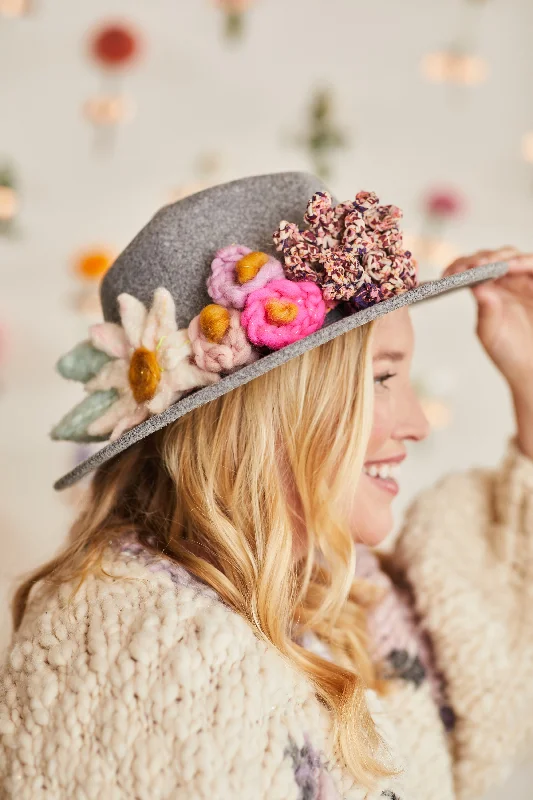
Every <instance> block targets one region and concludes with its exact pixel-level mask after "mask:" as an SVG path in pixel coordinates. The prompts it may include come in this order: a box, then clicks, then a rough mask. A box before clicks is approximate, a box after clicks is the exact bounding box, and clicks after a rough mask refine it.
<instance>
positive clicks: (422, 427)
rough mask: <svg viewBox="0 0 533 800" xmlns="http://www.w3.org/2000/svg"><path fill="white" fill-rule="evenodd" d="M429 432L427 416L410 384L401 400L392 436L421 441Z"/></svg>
mask: <svg viewBox="0 0 533 800" xmlns="http://www.w3.org/2000/svg"><path fill="white" fill-rule="evenodd" d="M429 432H430V424H429V421H428V418H427V417H426V415H425V413H424V409H423V408H422V404H421V402H420V400H419V398H418V395H417V394H416V392H415V390H414V388H413V387H412V386H411V387H409V390H408V391H407V392H406V395H405V397H404V400H403V402H402V408H401V413H400V414H399V415H398V424H397V425H396V431H395V434H396V435H395V437H394V438H397V439H402V440H405V439H409V440H411V441H415V442H421V441H423V440H424V439H426V438H427V437H428V436H429Z"/></svg>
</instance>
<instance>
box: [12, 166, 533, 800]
mask: <svg viewBox="0 0 533 800" xmlns="http://www.w3.org/2000/svg"><path fill="white" fill-rule="evenodd" d="M318 185H319V183H318V181H317V180H316V179H314V178H311V177H310V176H305V175H299V174H287V175H275V176H263V177H260V178H253V179H248V180H245V181H237V182H236V183H234V184H229V185H227V186H223V187H217V188H216V189H211V190H208V191H207V192H203V193H201V194H199V195H196V196H194V197H193V198H188V199H187V200H185V201H181V202H180V203H178V204H175V205H174V206H172V207H169V208H167V209H164V210H163V211H161V212H160V213H159V214H158V215H156V217H155V218H154V220H152V221H151V222H150V223H149V225H148V226H147V227H146V228H145V229H144V230H143V231H142V232H141V233H140V234H139V236H138V237H137V238H136V239H135V240H134V241H133V242H132V243H131V244H130V245H129V247H128V248H126V250H125V251H124V253H123V254H122V256H121V257H120V258H119V260H118V261H117V263H116V264H115V265H114V267H113V268H112V269H111V271H110V272H109V273H108V275H107V277H106V279H105V281H104V284H103V287H102V301H103V308H104V316H105V318H106V322H105V323H103V324H101V325H97V326H94V327H93V328H92V330H91V338H90V342H85V343H82V344H81V345H79V346H78V347H77V348H75V349H74V350H73V351H71V352H70V353H69V354H68V355H67V356H66V357H64V358H63V359H62V360H61V361H60V363H59V368H60V371H61V372H62V374H63V375H65V376H67V377H70V378H73V379H76V380H80V381H82V382H83V383H84V384H85V387H86V389H87V392H88V396H87V398H86V400H84V401H83V403H81V404H80V406H78V407H77V408H76V409H75V410H74V411H73V412H71V413H70V414H69V415H67V417H65V418H64V419H63V420H62V422H61V423H60V424H59V425H58V426H57V427H56V429H55V430H54V432H53V436H54V437H55V438H70V439H75V440H87V439H91V438H92V439H96V438H99V439H102V440H105V439H107V438H109V439H110V440H111V441H110V443H109V444H107V445H106V446H104V447H103V448H102V450H100V451H98V453H96V454H95V455H94V456H92V457H91V458H90V459H88V460H87V461H86V462H85V463H84V464H82V465H80V466H79V467H78V468H77V469H76V470H74V471H73V472H72V473H70V474H69V475H67V476H65V478H63V479H62V480H61V481H59V482H58V484H57V487H58V488H63V487H64V486H67V485H70V484H72V483H73V482H74V481H75V480H77V479H78V478H79V477H81V475H83V474H85V473H86V472H88V471H90V470H91V469H93V468H94V467H95V466H97V467H98V469H97V471H96V473H95V474H94V477H93V479H92V482H91V487H90V492H89V495H88V499H87V504H86V507H85V509H84V511H83V512H82V513H81V515H80V516H79V518H78V520H77V521H76V522H75V524H74V526H73V528H72V530H71V533H70V537H69V541H68V543H67V545H66V546H65V548H63V550H62V551H61V552H60V553H59V554H58V555H57V557H56V558H54V559H53V560H52V561H51V562H49V563H48V564H45V565H44V566H43V567H42V568H40V569H39V570H37V571H36V572H35V573H33V574H32V575H31V576H30V577H29V578H28V579H27V580H26V581H25V582H24V583H22V584H21V586H20V588H19V589H18V591H17V593H16V595H15V598H14V603H13V612H14V627H15V633H14V636H13V641H12V644H11V646H10V649H9V653H8V656H7V660H6V662H5V666H4V669H3V672H2V674H1V685H2V695H1V704H0V736H1V741H2V748H1V750H0V775H1V783H0V785H1V786H2V790H3V795H2V796H5V797H9V798H11V797H14V798H15V797H16V798H26V797H28V798H29V797H31V798H32V800H33V798H57V799H58V800H61V799H62V798H72V797H80V798H81V797H83V798H85V797H86V798H93V797H94V798H96V797H98V798H99V800H102V798H105V799H107V798H109V799H110V800H111V798H112V799H113V800H114V799H115V798H117V799H119V798H133V797H138V798H151V799H153V798H230V797H236V798H237V797H238V798H245V799H246V800H248V799H249V800H255V798H269V799H270V798H280V799H281V798H283V800H285V799H286V798H295V799H296V798H303V799H304V800H311V798H313V799H315V800H326V799H327V800H331V799H332V798H378V797H382V798H383V797H385V798H400V799H401V800H406V799H407V798H427V800H429V799H430V798H431V800H452V798H470V797H479V796H481V795H482V794H483V793H484V792H485V790H486V789H487V787H488V786H489V785H491V784H492V783H494V782H495V781H497V780H498V779H500V778H501V777H502V776H503V775H504V773H505V770H506V769H507V768H508V767H509V765H510V764H511V763H512V761H513V759H514V758H515V757H516V756H517V754H518V752H519V751H520V749H521V748H522V746H523V745H524V742H525V741H526V739H527V736H528V734H529V733H530V728H531V722H530V720H531V707H532V703H533V625H532V622H533V621H532V619H531V614H532V612H531V603H530V602H529V600H530V598H531V595H532V587H533V558H532V538H533V537H532V536H531V532H532V529H533V508H532V503H533V501H532V500H531V499H530V498H531V491H530V489H531V488H532V487H533V460H532V459H533V376H532V372H533V368H532V366H531V358H530V353H531V349H532V343H533V303H532V298H533V291H532V289H531V284H530V281H531V277H530V276H531V269H532V267H533V258H532V257H530V256H525V255H520V254H519V253H518V252H517V251H515V250H513V249H511V248H507V249H505V250H500V251H493V252H490V251H483V252H481V253H478V254H476V255H475V256H473V257H471V258H466V259H460V260H459V261H458V262H456V263H455V264H454V265H452V266H451V267H450V268H449V270H448V275H447V276H446V278H445V279H444V280H442V281H437V282H434V283H433V284H429V285H422V286H420V287H418V288H416V276H415V272H414V267H413V262H412V259H411V254H410V253H408V252H407V251H405V250H404V249H403V247H402V245H401V234H400V233H399V230H398V227H397V222H398V219H399V216H400V214H399V211H398V210H397V209H395V208H394V207H390V206H389V207H383V206H379V205H378V201H377V198H376V197H375V195H372V194H368V193H359V194H358V195H357V197H356V199H355V201H354V202H353V203H345V204H340V205H337V206H334V205H332V203H331V199H330V198H329V196H328V195H327V194H326V193H324V192H316V189H317V186H318ZM313 191H315V194H314V195H313V198H312V200H311V202H310V203H309V206H308V210H307V213H306V214H305V222H306V224H307V228H305V227H302V228H300V227H298V226H297V225H295V224H294V222H293V220H295V219H297V217H296V214H299V215H300V216H301V214H302V212H303V209H304V208H305V200H306V199H307V198H308V197H309V196H310V194H311V193H312V192H313ZM286 220H289V221H286ZM276 226H277V229H276V234H275V236H274V241H275V243H276V247H277V251H274V249H273V247H272V243H271V242H270V243H269V241H268V239H269V237H270V236H271V231H272V229H274V228H275V227H276ZM236 238H238V241H240V242H243V244H239V245H236V244H234V242H235V239H236ZM275 252H278V253H281V256H280V260H278V259H277V258H276V257H275V255H274V253H275ZM215 253H216V257H215V259H214V261H213V262H212V264H211V266H210V267H209V262H210V261H211V259H212V258H213V255H214V254H215ZM502 259H506V260H507V266H508V270H509V272H508V274H507V275H506V276H505V277H500V278H499V279H498V280H496V281H495V282H492V283H481V284H480V283H479V281H482V280H486V279H487V278H490V277H498V276H501V275H502V273H503V272H504V271H505V269H506V267H501V266H494V265H492V266H485V265H489V264H492V262H498V261H501V260H502ZM206 265H207V267H208V269H207V270H206ZM206 278H207V290H208V295H207V296H206V294H205V280H206ZM461 285H475V288H474V293H475V296H476V299H477V302H478V307H479V327H478V333H479V337H480V339H481V341H482V343H483V345H484V347H485V349H486V351H487V353H488V354H489V356H490V357H491V358H492V359H493V361H494V363H495V364H496V366H497V367H498V368H499V369H500V371H501V372H502V374H503V375H504V377H505V379H506V380H507V381H508V383H509V386H510V388H511V391H512V392H513V398H514V401H515V408H516V416H517V437H516V440H515V441H514V442H513V443H511V445H510V448H509V452H508V454H507V457H506V459H505V461H504V463H503V465H502V466H501V467H500V469H499V470H497V471H496V472H489V471H473V472H470V473H467V474H465V475H458V476H453V477H451V478H449V479H446V480H445V481H443V482H441V483H440V484H439V485H438V486H437V487H436V488H434V489H432V490H430V491H428V492H426V493H424V494H423V496H422V497H420V498H419V499H418V500H417V501H416V502H415V503H414V505H413V507H412V509H411V511H410V512H409V515H408V518H407V521H406V525H405V528H404V530H403V532H402V534H401V536H400V539H399V541H398V544H397V545H396V549H395V552H394V554H393V557H392V559H391V563H390V565H388V566H387V569H385V568H384V567H382V566H381V565H380V562H379V561H378V559H377V558H376V556H375V555H374V554H373V553H372V551H371V549H370V548H371V547H372V546H374V545H377V544H379V543H380V542H381V541H382V540H383V539H384V537H385V536H386V535H387V534H388V533H389V531H390V529H391V524H392V518H391V503H392V500H393V498H394V496H395V494H396V493H397V491H398V484H397V483H396V480H395V477H394V475H395V468H396V465H397V464H398V463H399V462H401V461H402V460H403V459H404V457H405V443H406V442H407V441H409V440H415V441H418V440H421V439H423V438H424V437H425V436H426V435H427V433H428V429H427V422H426V420H425V418H424V415H423V413H422V410H421V408H420V406H419V404H418V401H417V399H416V396H415V394H414V392H413V389H412V386H411V384H410V380H409V367H410V361H411V356H412V351H413V332H412V328H411V324H410V320H409V315H408V310H407V307H406V306H407V305H408V304H409V303H410V302H415V301H417V300H420V299H423V298H424V297H425V296H429V295H431V294H438V293H440V292H442V291H448V290H450V289H453V288H457V287H459V286H461ZM154 289H155V292H154ZM152 295H153V298H154V299H153V305H152V307H151V309H150V310H148V309H147V308H145V305H143V303H144V304H146V305H148V302H149V300H150V298H151V297H152ZM213 301H214V302H213ZM206 302H207V305H206ZM119 320H120V324H118V322H119ZM186 326H188V329H187V330H185V329H186ZM317 345H320V346H317ZM202 387H203V388H202Z"/></svg>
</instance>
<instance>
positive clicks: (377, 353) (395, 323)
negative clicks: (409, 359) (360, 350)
mask: <svg viewBox="0 0 533 800" xmlns="http://www.w3.org/2000/svg"><path fill="white" fill-rule="evenodd" d="M372 341H373V347H372V353H373V356H374V358H380V357H381V358H383V357H386V354H388V353H402V354H403V355H405V356H410V355H411V354H412V351H413V346H414V332H413V325H412V323H411V317H410V316H409V309H408V308H406V307H404V308H399V309H398V310H397V311H393V312H392V313H391V314H386V315H385V316H384V317H380V319H378V320H377V321H376V323H375V327H374V333H373V339H372Z"/></svg>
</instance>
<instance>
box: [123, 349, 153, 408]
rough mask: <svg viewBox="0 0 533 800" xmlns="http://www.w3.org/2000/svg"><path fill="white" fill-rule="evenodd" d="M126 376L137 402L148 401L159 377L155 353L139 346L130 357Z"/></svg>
mask: <svg viewBox="0 0 533 800" xmlns="http://www.w3.org/2000/svg"><path fill="white" fill-rule="evenodd" d="M128 378H129V382H130V386H131V391H132V392H133V396H134V398H135V400H136V401H137V403H139V405H140V404H141V403H148V402H149V401H150V400H151V399H152V398H153V397H154V395H155V393H156V391H157V387H158V386H159V381H160V379H161V367H160V366H159V364H158V361H157V356H156V354H155V353H153V352H152V351H151V350H147V349H146V348H145V347H139V348H138V349H137V350H136V351H135V352H134V354H133V355H132V357H131V361H130V369H129V372H128Z"/></svg>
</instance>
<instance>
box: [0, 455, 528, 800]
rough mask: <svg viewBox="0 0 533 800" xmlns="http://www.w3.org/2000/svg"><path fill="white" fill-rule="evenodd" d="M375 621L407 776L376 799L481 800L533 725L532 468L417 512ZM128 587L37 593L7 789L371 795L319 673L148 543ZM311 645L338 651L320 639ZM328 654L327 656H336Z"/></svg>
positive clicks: (389, 721) (1, 783) (21, 648)
mask: <svg viewBox="0 0 533 800" xmlns="http://www.w3.org/2000/svg"><path fill="white" fill-rule="evenodd" d="M395 562H396V564H397V565H398V566H399V567H400V568H401V569H403V570H404V572H405V574H404V577H403V578H402V579H401V580H396V582H393V581H391V580H390V579H389V577H388V576H387V575H386V574H385V572H383V571H382V570H381V569H380V568H379V563H378V561H377V560H376V559H375V557H374V556H373V554H372V553H370V552H369V551H368V550H366V549H365V548H362V547H358V572H359V573H360V575H361V576H362V577H365V578H366V579H367V580H370V581H375V582H376V583H377V584H379V585H380V586H381V587H382V589H383V599H382V600H381V601H380V603H379V605H378V606H377V607H376V608H375V609H374V610H373V611H372V613H371V615H370V619H369V623H370V629H371V633H372V636H373V645H372V647H373V654H374V656H375V658H376V660H377V662H379V663H380V664H382V665H383V666H382V669H383V671H384V674H385V675H386V676H387V677H388V679H389V680H390V688H391V691H390V692H389V693H388V694H387V695H386V696H385V697H383V698H381V700H378V699H377V697H376V696H375V695H374V694H373V693H369V702H370V705H371V709H372V711H373V713H374V715H375V718H376V721H377V724H378V726H379V727H380V728H381V730H382V731H383V734H384V737H385V739H386V741H387V742H388V745H389V748H390V750H391V754H392V755H391V757H392V758H393V760H394V761H395V763H396V764H400V765H401V766H402V768H403V773H402V775H401V777H400V779H399V780H398V781H395V782H392V781H386V782H384V784H383V785H382V786H379V787H377V788H376V791H375V792H374V793H372V794H371V795H368V797H369V798H371V800H377V798H380V797H381V798H389V800H394V798H398V799H399V800H454V799H458V800H466V798H476V797H481V796H482V795H483V793H484V792H485V790H486V789H487V788H488V787H489V786H490V785H491V784H493V783H494V782H495V781H497V780H499V779H501V778H502V777H504V775H505V773H506V771H507V770H508V769H509V767H510V766H511V764H512V762H513V761H514V760H515V759H516V758H517V756H518V755H519V753H520V752H521V751H522V750H523V749H524V748H525V747H526V746H527V742H528V737H530V736H531V734H532V728H533V462H530V461H529V460H528V459H527V458H525V457H524V456H523V455H521V454H520V453H519V452H518V451H517V450H516V449H515V447H514V445H512V444H511V446H510V448H509V452H508V455H507V457H506V459H505V461H504V463H503V465H502V467H501V468H500V469H499V470H498V471H496V472H488V471H481V470H479V471H477V470H476V471H471V472H469V473H467V474H463V475H456V476H452V477H450V478H447V479H445V480H444V481H442V482H441V483H440V484H439V485H438V486H436V487H435V488H434V489H431V490H430V491H427V492H425V493H424V494H423V495H422V496H421V497H420V498H419V499H418V500H417V502H416V503H415V504H414V505H413V507H412V509H411V511H410V513H409V514H408V518H407V521H406V526H405V529H404V531H403V533H402V535H401V537H400V539H399V542H398V545H397V548H396V553H395ZM105 566H106V570H107V571H108V572H110V573H112V574H114V575H115V576H116V577H115V578H114V579H112V578H98V579H97V578H94V577H91V578H88V579H87V580H86V581H85V582H84V583H83V585H82V588H81V589H80V591H79V592H78V594H77V595H76V596H75V597H74V599H73V600H72V601H70V600H69V596H70V594H71V592H72V588H73V587H72V586H70V585H65V586H62V587H61V588H60V589H59V590H56V591H55V592H54V593H53V594H52V595H51V596H50V594H48V595H45V594H44V593H43V591H42V589H41V590H39V588H38V587H37V591H35V594H34V596H33V598H32V600H31V602H30V605H29V608H28V611H27V613H26V616H25V618H24V621H23V624H22V627H21V629H20V630H19V631H18V632H17V634H16V635H15V636H14V637H13V641H12V643H11V646H10V648H9V652H8V654H7V658H6V661H5V664H4V667H3V669H2V671H1V672H0V797H1V798H15V799H16V800H30V798H31V800H41V799H44V798H46V800H90V799H92V798H97V799H98V800H126V799H129V798H131V799H132V800H134V798H138V800H159V798H161V799H163V798H169V800H170V799H171V798H172V800H174V799H176V800H185V799H187V800H193V799H194V798H200V799H201V800H203V799H205V800H208V799H209V800H218V798H220V800H226V798H239V800H263V798H264V799H265V800H266V799H267V798H268V800H276V799H279V800H337V799H338V798H347V800H348V798H349V799H350V800H362V799H363V798H365V797H366V795H365V792H364V791H363V790H361V789H360V788H358V787H357V786H354V785H353V781H352V780H351V778H350V777H349V776H348V775H347V774H346V773H345V772H343V770H342V768H341V767H340V766H339V765H338V764H337V763H336V761H335V758H334V754H333V753H332V752H331V744H330V742H331V733H330V722H329V719H328V715H327V713H326V711H325V710H324V708H323V707H322V706H321V704H320V703H319V702H317V700H316V699H315V697H314V695H313V691H312V689H311V687H310V686H309V684H308V683H307V681H306V680H305V679H304V678H303V677H301V676H300V675H299V674H297V672H296V671H295V670H294V669H293V668H292V667H291V666H290V665H289V664H287V663H286V662H285V661H284V660H283V659H282V657H281V656H280V655H279V654H278V653H277V651H275V650H274V649H273V648H272V647H271V646H269V645H267V644H265V643H264V642H262V641H259V640H258V639H257V638H256V636H255V635H254V634H253V632H252V630H251V629H250V628H249V627H248V625H247V624H246V623H245V622H244V621H243V620H242V619H241V618H240V617H239V616H238V615H237V614H235V613H233V612H232V611H230V610H229V609H228V608H227V607H226V606H225V605H224V604H223V603H222V602H221V601H220V600H219V599H218V597H217V596H216V594H215V593H214V592H213V591H212V590H210V589H209V588H207V587H205V586H204V585H202V584H201V583H199V582H198V581H196V580H195V579H193V578H192V577H191V576H190V575H188V574H187V573H186V572H185V571H184V570H183V569H182V568H180V567H176V566H175V565H173V564H172V563H171V562H169V561H168V560H166V559H164V558H161V557H158V556H155V555H154V554H153V553H151V551H150V550H149V549H148V548H146V547H143V546H142V545H141V544H140V543H139V542H138V541H137V540H136V539H135V538H134V537H128V538H125V539H123V540H122V541H121V542H120V543H119V545H115V546H114V547H113V548H111V547H110V548H109V549H108V551H107V553H106V564H105ZM306 645H307V646H309V647H310V648H316V649H317V650H320V649H321V648H322V649H323V646H322V645H321V643H320V642H318V641H317V640H314V639H311V638H308V640H307V642H306ZM324 654H325V655H326V656H327V651H326V652H325V653H324Z"/></svg>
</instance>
